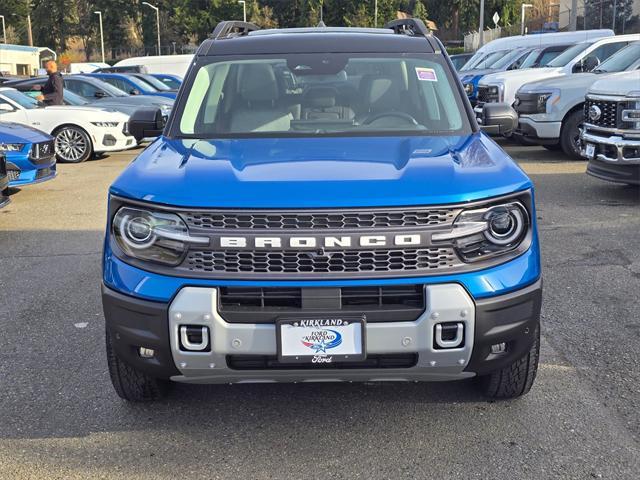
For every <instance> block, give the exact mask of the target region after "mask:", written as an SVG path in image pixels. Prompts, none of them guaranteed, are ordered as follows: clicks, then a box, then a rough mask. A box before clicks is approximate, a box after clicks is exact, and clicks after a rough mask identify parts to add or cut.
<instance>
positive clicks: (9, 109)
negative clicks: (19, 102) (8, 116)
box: [0, 103, 15, 113]
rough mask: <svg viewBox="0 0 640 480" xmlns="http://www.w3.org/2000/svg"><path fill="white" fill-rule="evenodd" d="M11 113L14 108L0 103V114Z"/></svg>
mask: <svg viewBox="0 0 640 480" xmlns="http://www.w3.org/2000/svg"><path fill="white" fill-rule="evenodd" d="M13 111H15V108H13V107H12V106H11V105H9V104H8V103H0V113H8V112H13Z"/></svg>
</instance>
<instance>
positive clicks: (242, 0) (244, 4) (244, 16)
mask: <svg viewBox="0 0 640 480" xmlns="http://www.w3.org/2000/svg"><path fill="white" fill-rule="evenodd" d="M238 3H241V4H242V21H243V22H245V23H246V22H247V2H246V1H245V0H239V1H238Z"/></svg>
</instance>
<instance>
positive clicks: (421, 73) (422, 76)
mask: <svg viewBox="0 0 640 480" xmlns="http://www.w3.org/2000/svg"><path fill="white" fill-rule="evenodd" d="M416 75H418V80H422V81H423V82H437V81H438V77H436V71H435V70H434V69H433V68H424V67H416Z"/></svg>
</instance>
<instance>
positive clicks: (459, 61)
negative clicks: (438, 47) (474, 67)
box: [449, 53, 473, 70]
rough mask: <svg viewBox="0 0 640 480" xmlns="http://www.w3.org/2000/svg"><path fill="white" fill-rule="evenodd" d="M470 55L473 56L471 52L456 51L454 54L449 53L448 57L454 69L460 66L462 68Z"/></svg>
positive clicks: (458, 68)
mask: <svg viewBox="0 0 640 480" xmlns="http://www.w3.org/2000/svg"><path fill="white" fill-rule="evenodd" d="M471 57H473V53H458V54H456V55H451V56H450V57H449V58H450V59H451V63H453V66H454V67H455V69H456V70H460V68H462V67H463V66H464V64H465V63H467V62H468V61H469V59H470V58H471Z"/></svg>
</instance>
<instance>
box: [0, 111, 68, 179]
mask: <svg viewBox="0 0 640 480" xmlns="http://www.w3.org/2000/svg"><path fill="white" fill-rule="evenodd" d="M0 152H2V153H4V155H5V156H6V170H7V175H8V177H9V186H10V187H19V186H23V185H29V184H32V183H40V182H45V181H47V180H51V179H53V178H54V177H55V176H56V156H55V149H54V145H53V137H51V136H49V135H47V134H46V133H44V132H41V131H40V130H36V129H35V128H31V127H28V126H25V125H20V124H17V123H12V122H0Z"/></svg>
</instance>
